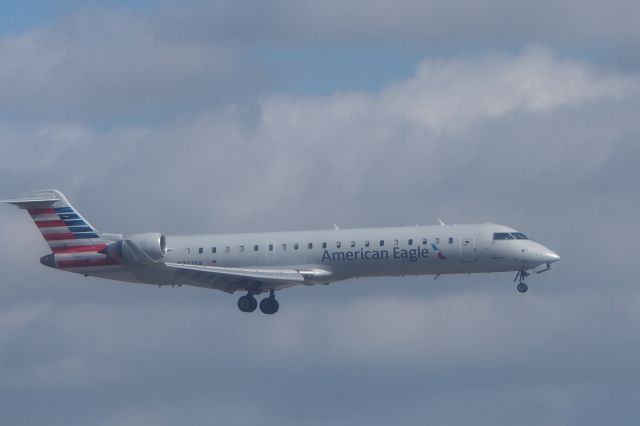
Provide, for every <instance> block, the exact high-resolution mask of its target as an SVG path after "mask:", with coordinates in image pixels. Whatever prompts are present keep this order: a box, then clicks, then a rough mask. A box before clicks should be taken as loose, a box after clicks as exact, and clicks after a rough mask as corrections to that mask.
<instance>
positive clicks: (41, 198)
mask: <svg viewBox="0 0 640 426" xmlns="http://www.w3.org/2000/svg"><path fill="white" fill-rule="evenodd" d="M3 201H4V202H5V203H9V204H13V205H15V206H18V207H20V208H21V209H25V210H27V212H28V213H29V215H31V219H33V221H34V223H35V224H36V226H37V227H38V230H39V231H40V232H41V233H42V236H43V237H44V239H45V241H46V242H47V244H48V245H49V247H50V248H51V251H52V252H53V253H82V252H97V251H99V250H102V249H104V248H105V247H106V243H107V241H106V240H104V239H103V238H102V237H101V236H100V232H98V231H97V230H96V228H94V227H93V226H92V225H91V224H90V223H89V222H88V221H87V220H86V219H85V218H84V217H82V215H81V214H80V213H78V211H77V210H76V209H75V208H74V207H73V206H72V205H71V203H69V201H68V200H67V198H66V197H65V196H64V194H62V192H60V191H58V190H56V189H40V190H35V191H29V192H27V193H24V194H21V195H20V196H18V197H16V198H14V199H11V200H3Z"/></svg>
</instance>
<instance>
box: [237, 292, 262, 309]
mask: <svg viewBox="0 0 640 426" xmlns="http://www.w3.org/2000/svg"><path fill="white" fill-rule="evenodd" d="M257 307H258V301H257V300H256V298H255V297H253V296H249V295H247V296H242V297H241V298H240V299H238V309H240V310H241V311H242V312H253V311H255V310H256V308H257Z"/></svg>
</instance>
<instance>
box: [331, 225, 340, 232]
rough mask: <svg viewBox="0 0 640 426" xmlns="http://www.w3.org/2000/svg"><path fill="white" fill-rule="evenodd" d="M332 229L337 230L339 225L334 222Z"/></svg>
mask: <svg viewBox="0 0 640 426" xmlns="http://www.w3.org/2000/svg"><path fill="white" fill-rule="evenodd" d="M333 229H335V230H336V231H338V230H339V229H340V227H339V226H338V225H336V224H335V223H334V224H333Z"/></svg>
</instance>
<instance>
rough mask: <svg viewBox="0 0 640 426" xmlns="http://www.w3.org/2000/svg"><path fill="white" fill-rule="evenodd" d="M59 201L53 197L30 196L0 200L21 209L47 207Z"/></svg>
mask: <svg viewBox="0 0 640 426" xmlns="http://www.w3.org/2000/svg"><path fill="white" fill-rule="evenodd" d="M58 201H60V199H59V198H54V197H42V198H39V197H30V198H14V199H12V200H0V202H2V203H7V204H13V205H14V206H17V207H20V208H21V209H28V208H36V209H37V208H42V207H49V206H51V205H52V204H54V203H57V202H58Z"/></svg>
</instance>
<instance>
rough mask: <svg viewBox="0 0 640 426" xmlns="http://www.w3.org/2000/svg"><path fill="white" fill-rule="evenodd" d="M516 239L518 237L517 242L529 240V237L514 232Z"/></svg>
mask: <svg viewBox="0 0 640 426" xmlns="http://www.w3.org/2000/svg"><path fill="white" fill-rule="evenodd" d="M511 235H513V236H514V237H516V240H528V239H529V237H527V236H526V235H524V234H523V233H522V232H514V233H513V234H511Z"/></svg>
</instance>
